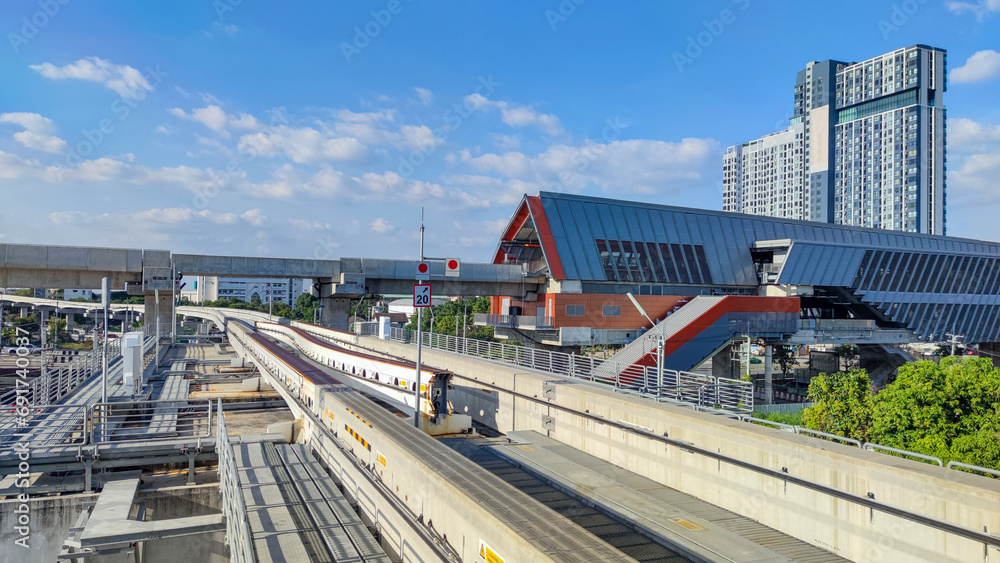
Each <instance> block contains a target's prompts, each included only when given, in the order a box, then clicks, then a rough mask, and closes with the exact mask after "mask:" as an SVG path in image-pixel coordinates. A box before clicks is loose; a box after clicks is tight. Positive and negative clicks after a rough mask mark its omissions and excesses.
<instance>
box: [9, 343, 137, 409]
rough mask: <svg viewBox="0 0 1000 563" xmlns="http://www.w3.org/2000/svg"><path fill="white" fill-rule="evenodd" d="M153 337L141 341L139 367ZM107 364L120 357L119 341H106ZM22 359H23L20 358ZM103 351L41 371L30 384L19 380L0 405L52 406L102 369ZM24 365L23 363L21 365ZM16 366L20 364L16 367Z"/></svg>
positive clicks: (96, 351)
mask: <svg viewBox="0 0 1000 563" xmlns="http://www.w3.org/2000/svg"><path fill="white" fill-rule="evenodd" d="M155 340H156V338H155V337H151V336H147V337H146V338H145V340H144V341H143V346H142V349H143V367H145V366H148V365H149V362H150V361H152V357H151V354H150V351H151V350H152V349H153V348H154V347H155V345H156V342H155ZM107 347H108V364H109V365H110V364H111V363H113V362H115V361H117V360H118V358H120V357H121V342H120V341H119V340H117V339H114V340H109V341H108V343H107ZM22 357H23V356H22ZM103 358H104V348H103V347H101V348H97V349H96V350H94V351H91V352H87V353H85V354H78V355H77V356H76V357H75V358H74V359H73V360H72V361H70V362H68V363H65V364H60V365H59V367H58V368H55V367H53V368H52V369H48V370H46V371H45V374H43V375H40V376H38V377H35V378H34V379H31V380H30V381H26V382H24V383H21V382H20V381H19V382H18V383H17V384H16V385H15V387H14V388H13V389H10V390H8V391H7V392H5V393H4V394H2V395H0V405H2V406H4V407H7V406H13V405H17V404H21V405H23V404H28V405H52V404H55V403H58V402H59V401H61V400H63V399H64V398H66V397H67V396H69V395H70V394H71V393H72V392H73V391H75V390H76V388H77V387H79V386H80V384H82V383H83V382H85V381H87V380H88V379H90V378H91V377H93V376H94V375H96V374H99V373H100V372H101V369H102V363H103ZM25 366H27V364H25ZM18 367H20V365H19V366H18Z"/></svg>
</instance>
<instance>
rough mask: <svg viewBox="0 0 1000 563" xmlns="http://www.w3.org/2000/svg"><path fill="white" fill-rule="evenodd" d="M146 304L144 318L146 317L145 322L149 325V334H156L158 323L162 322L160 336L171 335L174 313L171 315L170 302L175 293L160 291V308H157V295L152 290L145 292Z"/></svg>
mask: <svg viewBox="0 0 1000 563" xmlns="http://www.w3.org/2000/svg"><path fill="white" fill-rule="evenodd" d="M143 297H144V298H145V304H144V307H143V318H144V319H146V321H145V324H146V326H148V327H149V332H148V333H149V334H150V335H154V334H156V323H157V322H159V323H160V336H161V337H162V336H167V337H169V336H170V322H171V321H172V317H173V315H171V313H170V311H171V309H170V304H171V302H172V299H173V294H172V293H170V292H169V291H161V292H160V307H159V310H157V308H156V295H155V294H154V293H153V292H152V291H150V292H148V293H144V294H143ZM157 315H159V316H157Z"/></svg>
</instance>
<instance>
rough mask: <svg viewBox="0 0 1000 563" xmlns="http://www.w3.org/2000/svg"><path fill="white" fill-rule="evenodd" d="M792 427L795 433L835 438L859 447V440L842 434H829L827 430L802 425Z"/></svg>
mask: <svg viewBox="0 0 1000 563" xmlns="http://www.w3.org/2000/svg"><path fill="white" fill-rule="evenodd" d="M794 428H795V433H796V434H811V435H814V436H819V437H822V438H829V439H831V440H835V441H837V442H843V443H845V444H853V445H855V446H857V447H859V448H860V447H861V441H860V440H855V439H854V438H845V437H843V436H838V435H836V434H830V433H828V432H820V431H819V430H813V429H811V428H803V427H802V426H795V427H794Z"/></svg>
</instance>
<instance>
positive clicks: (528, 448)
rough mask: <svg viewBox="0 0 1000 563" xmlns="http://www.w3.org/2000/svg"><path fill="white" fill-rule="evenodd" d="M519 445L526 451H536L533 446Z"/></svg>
mask: <svg viewBox="0 0 1000 563" xmlns="http://www.w3.org/2000/svg"><path fill="white" fill-rule="evenodd" d="M518 447H519V448H521V449H522V450H524V451H526V452H533V451H535V448H532V447H531V446H518Z"/></svg>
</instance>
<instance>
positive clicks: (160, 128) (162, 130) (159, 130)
mask: <svg viewBox="0 0 1000 563" xmlns="http://www.w3.org/2000/svg"><path fill="white" fill-rule="evenodd" d="M156 132H157V133H160V134H161V135H169V134H170V129H168V128H167V126H166V125H160V126H158V127H157V128H156Z"/></svg>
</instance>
